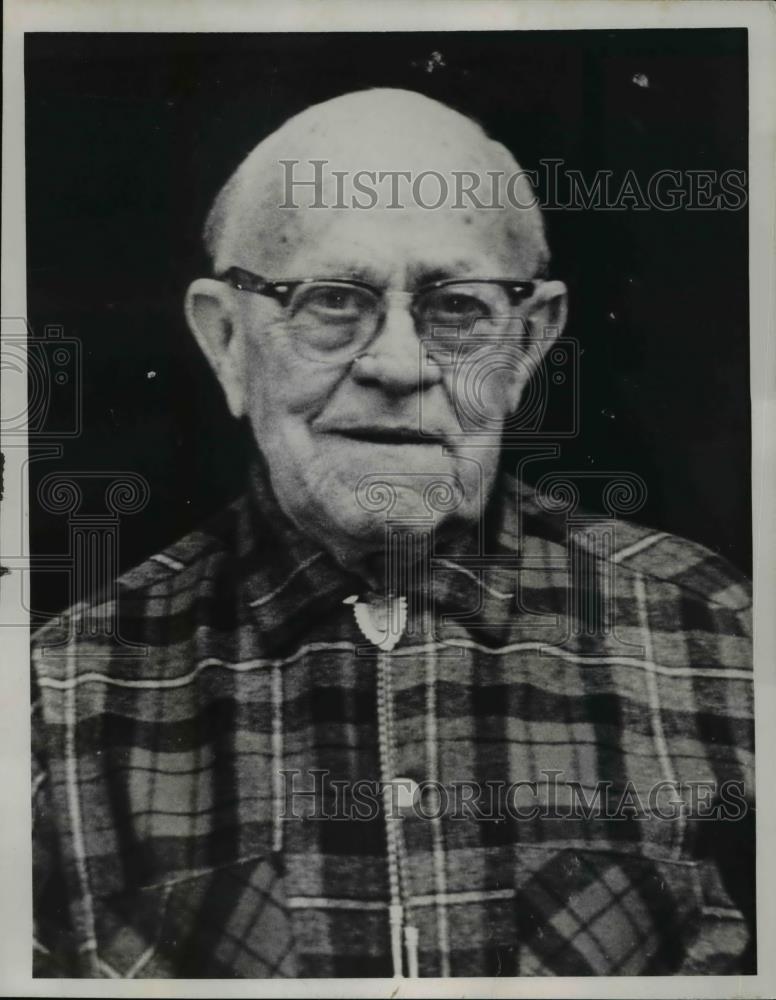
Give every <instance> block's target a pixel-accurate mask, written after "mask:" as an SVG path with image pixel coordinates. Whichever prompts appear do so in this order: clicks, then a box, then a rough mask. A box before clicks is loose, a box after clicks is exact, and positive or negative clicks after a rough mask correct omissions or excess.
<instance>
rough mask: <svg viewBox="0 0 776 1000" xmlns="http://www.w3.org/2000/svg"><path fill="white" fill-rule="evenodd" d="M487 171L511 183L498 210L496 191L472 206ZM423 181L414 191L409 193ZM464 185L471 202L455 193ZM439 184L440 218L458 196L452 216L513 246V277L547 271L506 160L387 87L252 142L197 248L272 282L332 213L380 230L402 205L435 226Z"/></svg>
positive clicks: (432, 105)
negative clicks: (493, 204) (443, 199)
mask: <svg viewBox="0 0 776 1000" xmlns="http://www.w3.org/2000/svg"><path fill="white" fill-rule="evenodd" d="M312 161H318V165H316V164H314V163H313V162H312ZM321 161H323V162H321ZM491 172H496V173H498V174H499V175H500V176H501V177H502V179H506V178H509V177H512V178H516V180H515V181H514V182H513V185H514V186H513V188H512V192H513V196H512V197H511V198H510V199H509V200H507V201H505V200H504V199H503V194H502V202H503V207H502V208H498V209H492V208H488V209H485V208H481V207H478V205H481V204H482V203H483V202H485V203H487V201H488V195H487V194H486V191H490V192H491V198H492V190H493V188H492V184H493V181H492V179H491V177H490V174H491ZM422 174H425V175H426V178H425V180H424V181H423V184H422V186H420V187H414V188H411V187H410V185H411V184H412V182H413V180H415V179H416V178H418V177H419V176H420V175H422ZM357 175H358V176H360V177H361V188H360V194H359V190H358V187H357V185H358V176H357ZM392 175H393V176H392ZM440 177H441V178H442V179H441V180H440ZM462 177H466V178H468V179H467V180H466V181H465V182H464V183H465V186H466V187H467V188H468V190H469V191H472V188H474V194H473V195H472V194H469V195H468V197H467V196H465V194H464V196H462V195H461V194H460V185H461V178H462ZM309 181H315V183H314V184H311V183H306V182H309ZM289 184H290V185H291V189H289ZM354 184H356V191H355V193H354V190H353V185H354ZM365 184H366V186H367V187H369V188H370V189H371V192H372V193H371V194H369V195H368V196H365V194H364V192H365ZM400 184H401V185H405V186H404V187H399V185H400ZM440 185H443V186H444V189H446V191H447V192H448V193H449V195H450V197H449V200H448V203H447V204H443V205H441V206H440V207H439V209H438V211H442V212H444V211H447V210H448V209H449V207H450V204H449V202H450V201H452V200H453V194H452V193H453V192H454V191H456V190H457V191H458V192H459V194H458V204H457V205H456V207H455V208H454V209H453V211H456V212H457V213H458V214H460V215H462V216H463V217H465V221H467V222H469V223H471V222H474V221H476V222H477V223H478V224H480V225H482V226H483V227H487V228H488V229H489V230H490V231H491V232H492V233H493V238H494V239H495V238H496V237H497V236H498V238H500V239H502V240H506V241H507V242H508V243H509V244H511V245H512V247H513V249H514V254H515V264H514V267H513V270H514V272H515V273H518V271H519V272H520V273H521V274H525V275H526V276H530V275H528V271H527V270H526V269H529V270H530V272H531V275H535V274H541V273H542V272H543V271H544V270H545V269H546V266H547V263H548V259H549V253H548V248H547V244H546V240H545V235H544V226H543V222H542V218H541V213H540V211H539V209H538V207H536V205H535V204H534V202H535V198H534V197H533V192H532V190H531V187H530V183H529V181H528V180H527V178H526V177H525V175H524V174H523V173H522V171H521V169H520V167H519V165H518V163H517V162H516V161H515V159H514V157H512V155H511V154H510V153H509V151H508V150H507V149H506V148H505V147H504V146H502V145H501V144H500V143H497V142H495V141H493V140H492V139H490V138H489V137H488V136H487V135H486V133H485V132H484V130H483V129H482V128H481V127H480V126H479V125H478V124H477V123H476V122H474V121H472V120H471V119H470V118H467V117H466V116H465V115H462V114H460V113H459V112H457V111H454V110H453V109H452V108H449V107H447V106H446V105H444V104H441V103H439V102H438V101H434V100H432V99H430V98H428V97H425V96H423V95H421V94H417V93H414V92H412V91H407V90H394V89H378V90H366V91H358V92H356V93H351V94H345V95H343V96H341V97H336V98H334V99H332V100H330V101H326V102H324V103H322V104H316V105H313V106H312V107H309V108H307V109H306V110H305V111H303V112H302V113H301V114H298V115H296V116H295V117H293V118H291V119H289V120H288V121H287V122H286V123H285V124H284V125H283V126H281V128H280V129H278V130H277V131H276V132H274V133H273V134H272V135H270V136H269V137H268V138H267V139H265V140H264V141H263V142H261V143H259V145H258V146H256V147H255V149H254V150H253V151H252V152H251V153H250V154H249V155H248V156H247V158H246V159H245V160H244V161H243V163H242V164H241V165H240V166H239V167H238V169H237V170H236V171H235V173H234V174H233V175H232V177H231V178H230V179H229V180H228V181H227V183H226V184H225V185H224V187H223V188H222V190H221V191H220V193H219V194H218V196H217V198H216V200H215V202H214V204H213V207H212V209H211V211H210V214H209V216H208V219H207V222H206V225H205V231H204V241H205V247H206V249H207V252H208V254H209V256H210V258H211V260H212V263H213V268H214V270H215V272H216V273H218V272H219V271H221V270H224V269H225V268H227V267H230V266H241V267H245V268H248V269H255V270H260V271H261V272H262V273H265V274H275V275H277V274H280V273H281V272H282V268H283V264H284V262H285V261H286V260H287V259H288V258H289V256H291V255H292V254H293V250H294V248H296V247H297V246H298V245H299V244H300V242H302V241H307V240H310V239H316V238H325V231H326V228H327V222H328V221H329V220H328V218H327V217H328V216H330V215H331V213H332V212H334V213H339V214H340V215H341V214H342V213H343V212H352V213H356V214H358V215H361V216H367V219H365V220H364V222H367V221H369V222H371V223H372V224H379V222H378V219H377V216H383V217H390V216H389V215H388V216H386V215H385V213H389V214H390V215H396V214H397V206H399V205H400V206H401V207H400V209H399V210H403V211H405V212H410V213H412V212H421V213H423V214H424V215H425V216H426V217H427V221H428V223H429V224H430V225H433V217H434V215H435V214H437V213H436V212H435V211H433V210H430V208H431V206H432V205H434V204H435V200H438V196H439V194H440V190H441V188H440ZM456 185H457V187H456ZM289 190H291V194H292V197H291V198H289ZM400 192H401V194H400ZM414 196H416V197H414ZM365 208H368V209H370V211H364V209H365ZM327 209H330V211H327Z"/></svg>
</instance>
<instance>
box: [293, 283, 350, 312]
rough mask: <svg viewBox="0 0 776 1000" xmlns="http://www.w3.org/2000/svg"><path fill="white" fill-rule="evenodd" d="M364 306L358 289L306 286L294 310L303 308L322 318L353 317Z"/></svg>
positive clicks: (297, 310)
mask: <svg viewBox="0 0 776 1000" xmlns="http://www.w3.org/2000/svg"><path fill="white" fill-rule="evenodd" d="M365 307H366V302H365V296H364V294H363V293H362V292H361V291H360V290H359V289H354V288H336V287H328V288H308V289H306V290H305V291H304V292H303V293H302V295H301V296H300V298H299V300H298V302H297V305H296V312H299V310H300V309H304V310H305V311H307V312H312V313H315V314H316V315H318V316H320V317H321V318H322V319H351V318H353V319H355V318H356V317H358V316H359V315H360V314H361V313H362V312H363V310H364V309H365Z"/></svg>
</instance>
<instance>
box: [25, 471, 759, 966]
mask: <svg viewBox="0 0 776 1000" xmlns="http://www.w3.org/2000/svg"><path fill="white" fill-rule="evenodd" d="M487 524H488V528H487V532H486V534H485V535H483V536H477V537H473V538H472V539H471V540H469V543H468V547H466V546H465V547H463V548H460V547H459V548H458V549H457V550H456V551H455V552H444V551H440V552H436V553H435V554H434V556H433V559H432V561H431V568H430V573H431V580H430V581H429V580H423V579H421V580H419V581H417V580H416V581H415V583H414V584H413V583H412V581H410V582H409V583H408V588H409V590H410V591H412V588H413V587H414V589H415V594H414V596H415V598H417V601H416V604H418V606H420V605H421V604H422V598H424V597H426V598H427V597H428V595H429V594H431V595H432V598H433V599H432V601H431V604H430V606H429V608H427V612H426V613H424V616H423V625H424V628H420V629H419V628H413V627H410V628H408V630H407V633H406V634H405V635H404V636H403V637H402V638H401V640H400V641H399V642H398V644H397V645H396V647H395V648H394V649H393V650H392V651H390V652H384V651H380V650H378V649H376V648H375V647H374V646H371V645H370V644H369V643H367V642H366V641H365V639H364V637H363V636H362V634H361V632H360V631H359V629H358V628H357V626H356V624H355V620H354V615H353V609H352V607H351V606H349V605H348V604H346V603H343V602H344V601H345V599H346V598H347V597H349V596H350V595H353V594H360V593H362V592H363V587H364V585H363V582H361V581H360V580H358V579H357V578H355V577H352V576H350V575H348V574H347V573H346V572H345V571H344V570H342V569H341V568H339V567H338V566H337V565H336V564H335V563H334V562H333V560H331V559H330V558H329V557H328V556H327V555H326V554H325V553H323V552H322V551H319V550H317V549H316V548H315V547H314V546H313V545H312V544H311V543H310V542H308V541H307V540H306V539H304V538H303V537H302V536H301V535H299V534H298V533H297V532H295V531H294V530H293V529H292V528H291V527H290V525H289V524H288V523H287V522H286V521H285V520H284V518H283V517H282V516H281V515H280V513H279V511H278V510H277V508H276V507H275V505H274V503H273V501H272V499H271V497H270V496H269V495H268V494H267V492H266V490H265V489H264V488H263V486H262V481H261V476H259V475H257V476H256V477H255V479H254V483H253V485H252V488H251V490H249V492H248V494H247V496H246V498H244V499H242V500H240V501H238V502H236V503H234V504H232V505H231V506H230V507H229V508H228V509H227V510H226V511H225V512H224V513H223V514H222V515H220V516H219V517H217V518H215V519H214V520H213V521H212V522H211V523H210V524H208V525H207V526H206V527H204V528H203V529H202V530H200V531H196V532H194V533H193V534H191V535H190V536H188V537H186V538H184V539H183V540H181V541H180V542H178V543H177V544H175V545H173V546H171V547H170V548H169V549H167V550H165V552H163V553H160V554H159V555H158V556H155V557H153V558H152V559H150V560H149V561H147V562H146V563H144V564H143V565H141V566H140V567H138V568H137V569H135V570H133V571H131V572H129V573H128V574H126V575H125V576H124V577H123V578H122V579H121V581H120V591H119V600H118V606H117V607H114V606H113V605H106V606H104V607H102V608H99V607H98V608H96V609H95V607H94V606H92V607H91V608H89V609H88V614H87V613H86V612H87V609H85V608H73V609H71V611H70V612H68V613H67V614H65V615H63V616H62V618H61V619H60V620H59V621H57V622H54V623H51V624H50V625H48V626H46V627H45V628H44V629H43V630H42V631H40V632H39V633H38V634H37V636H36V637H35V639H34V643H33V662H34V674H35V681H34V686H35V696H34V705H33V738H34V743H35V746H34V755H33V760H34V764H33V767H34V772H33V793H34V815H35V819H34V839H35V874H34V892H35V915H36V938H37V939H36V945H35V964H36V974H37V975H43V976H57V975H59V976H61V975H66V976H84V977H96V976H108V977H136V976H139V977H200V976H201V977H217V978H221V977H234V976H237V977H257V978H262V977H273V976H298V977H318V976H391V975H393V974H394V973H395V972H396V971H397V970H396V969H395V967H394V962H393V960H392V953H391V930H390V920H389V917H390V909H389V908H390V904H391V901H392V898H393V897H392V892H394V891H395V886H392V883H391V879H390V877H389V875H390V873H389V866H388V861H387V846H386V844H387V840H386V822H387V820H386V816H385V809H384V808H383V806H382V805H381V804H380V805H379V808H377V809H370V808H369V803H368V802H367V800H364V801H362V803H361V805H362V807H363V808H362V809H361V812H360V814H359V815H358V816H357V815H354V812H353V810H352V809H351V810H350V811H348V810H347V809H343V806H342V802H343V801H344V799H343V798H342V796H344V795H345V792H344V791H343V789H345V790H348V789H353V788H354V787H355V785H356V783H357V782H359V781H361V782H375V781H379V780H381V779H383V780H385V779H386V778H388V777H391V778H400V777H401V778H406V779H412V780H413V781H415V782H417V783H419V785H420V788H421V793H422V794H421V795H420V799H419V800H418V801H420V802H421V803H422V804H423V809H422V810H417V811H415V812H413V811H412V810H404V811H403V812H402V814H401V818H400V819H399V820H398V825H399V827H400V844H401V851H400V885H399V888H400V891H401V901H402V905H403V906H404V913H405V923H407V924H409V925H411V926H413V927H415V928H417V933H418V971H419V974H420V975H421V976H438V975H453V976H458V975H541V976H553V975H620V974H621V975H644V974H691V973H693V974H694V973H734V972H736V973H740V972H752V971H754V969H753V961H754V959H753V954H754V943H753V929H752V918H751V912H750V911H751V910H752V905H751V880H750V879H748V878H747V877H746V875H745V872H744V869H742V868H741V867H740V865H741V859H742V858H743V859H744V862H745V859H746V857H747V852H749V853H751V852H752V851H753V849H754V848H753V832H752V825H751V811H749V812H747V814H746V816H745V817H744V818H743V819H741V818H739V819H738V820H734V819H733V818H732V817H731V818H729V819H722V820H718V821H711V820H705V821H704V820H699V819H697V818H694V814H691V815H688V814H686V813H684V812H682V811H681V810H679V811H677V813H676V815H674V816H673V817H672V818H668V819H661V818H659V817H658V816H656V815H654V814H652V813H650V814H648V815H643V814H642V815H637V814H634V815H631V814H629V813H627V810H625V812H626V815H621V814H618V816H617V817H616V818H607V817H606V816H601V815H596V814H595V813H592V814H590V815H580V814H579V810H577V812H576V813H574V814H571V813H569V812H568V810H564V809H563V808H562V806H563V805H564V803H565V799H564V800H563V801H560V800H556V799H554V798H553V797H552V794H551V791H550V782H551V779H550V778H547V777H546V776H547V773H548V772H549V773H550V774H552V773H557V776H558V778H557V780H558V782H559V783H560V784H558V785H556V786H554V787H555V788H556V792H558V790H560V791H559V792H558V794H559V795H560V799H563V796H564V795H565V796H568V795H569V794H570V792H569V788H571V787H572V786H573V788H574V789H576V792H575V794H577V796H579V795H584V796H585V797H586V799H587V800H589V799H590V797H592V796H594V794H595V792H596V789H597V788H600V787H601V785H600V783H602V782H608V783H609V788H610V794H611V795H612V796H613V797H614V798H615V799H619V798H620V797H621V796H622V795H626V796H627V795H630V796H635V797H636V799H638V800H641V801H643V802H645V803H646V802H647V801H650V800H649V796H650V791H651V790H654V789H655V788H656V787H658V786H659V785H660V783H661V782H662V783H663V786H664V787H678V788H680V789H681V796H682V797H683V798H687V796H688V795H690V796H691V795H692V794H693V793H692V788H693V787H695V788H696V789H697V788H699V787H700V785H699V783H704V782H708V783H711V782H713V783H715V784H714V787H715V788H716V789H720V788H724V787H725V785H724V783H726V782H742V783H743V784H742V785H738V786H736V785H733V786H731V787H732V788H733V791H732V792H731V793H730V795H731V796H732V798H731V800H730V801H731V803H732V805H733V806H736V805H738V806H740V805H741V803H742V802H743V800H744V799H747V800H748V799H749V798H750V797H751V795H752V794H753V734H752V704H751V702H752V684H751V650H750V601H749V594H748V590H747V586H746V582H745V581H744V580H742V579H740V578H739V577H738V576H737V574H736V573H735V572H734V571H733V570H732V569H731V568H730V567H728V566H727V565H726V564H725V563H724V561H722V560H720V559H719V558H718V557H716V556H715V555H713V554H712V553H710V552H709V551H707V550H706V549H704V548H702V547H700V546H698V545H695V544H693V543H690V542H687V541H684V540H681V539H677V538H675V537H673V536H669V535H665V534H659V533H654V532H649V531H647V530H645V529H643V528H640V527H636V526H634V525H632V524H630V523H627V522H623V521H618V522H617V524H616V530H615V532H614V535H613V536H611V535H607V534H606V532H605V531H604V530H603V527H604V525H603V521H600V522H598V521H596V520H595V519H589V520H588V521H587V522H586V523H585V528H584V530H583V531H579V530H576V529H574V526H573V525H572V526H570V522H568V521H567V520H566V519H564V518H563V517H560V516H554V515H550V514H547V513H546V511H544V510H543V509H542V508H541V507H540V506H539V505H538V504H537V503H536V502H535V501H534V500H533V499H532V496H531V494H530V491H528V490H527V489H526V488H524V487H522V486H519V485H518V484H517V483H515V482H514V481H513V480H509V479H505V480H504V483H503V489H502V490H501V491H500V493H499V497H498V502H497V503H494V504H493V505H492V509H491V511H490V512H489V517H488V521H487ZM607 538H608V541H606V539H607ZM483 555H484V556H485V558H483ZM412 596H413V595H412V594H410V597H411V598H412ZM410 604H412V600H411V601H410ZM601 608H604V609H608V610H606V611H605V613H602V612H601ZM100 616H102V618H103V620H104V621H107V622H114V623H115V628H113V629H104V630H102V632H100V631H99V630H96V631H95V630H94V628H93V627H90V628H89V629H88V630H87V629H86V628H85V627H82V623H83V622H84V621H87V620H88V622H89V623H90V624H91V625H93V623H94V622H95V620H97V621H99V620H100ZM416 617H417V616H416ZM411 618H412V616H411ZM596 623H597V624H596ZM381 676H382V677H383V679H384V683H387V684H388V692H389V695H388V697H389V701H390V705H389V709H390V720H391V725H390V732H389V733H386V732H385V725H384V718H383V717H382V716H381V715H380V712H379V711H378V700H379V699H378V694H379V684H380V677H381ZM386 678H387V681H386V680H385V679H386ZM388 737H390V738H389V740H388V742H389V744H390V746H389V748H388V749H389V751H390V765H391V768H392V774H391V775H386V774H385V773H384V770H385V762H384V760H383V762H382V764H381V756H380V754H381V740H382V741H383V743H384V742H385V740H386V739H387V738H388ZM381 767H382V770H381ZM337 782H339V783H341V784H339V785H337ZM489 782H490V783H491V785H490V786H489V785H488V783H489ZM514 782H523V783H524V784H523V786H521V788H522V792H523V793H526V794H527V795H528V798H526V799H525V801H524V802H523V801H522V800H521V806H522V807H523V812H522V813H521V814H520V816H518V817H515V816H514V815H511V814H510V813H509V810H508V809H505V808H501V807H504V806H505V803H504V802H503V801H502V799H503V797H504V796H505V795H508V794H511V793H509V792H506V791H504V789H505V788H506V787H507V786H509V785H510V784H511V783H514ZM527 782H536V783H537V784H536V786H535V788H532V787H531V786H529V785H527V784H526V783H527ZM461 783H470V784H471V786H472V787H473V788H477V789H483V788H488V787H491V788H492V789H493V799H492V801H491V803H490V804H491V806H494V807H495V808H493V809H492V810H491V811H490V812H487V811H483V812H481V813H477V814H476V815H472V814H471V813H468V814H467V815H465V816H462V815H455V814H454V811H452V810H449V809H448V810H447V811H443V810H440V809H438V808H435V807H434V804H435V802H436V805H438V804H439V798H440V791H439V789H440V788H444V789H451V790H454V789H455V788H456V787H458V786H460V785H461ZM365 787H366V786H365ZM338 789H339V790H338ZM435 789H436V792H435V791H434V790H435ZM432 793H434V794H435V795H436V799H435V800H434V798H433V795H432ZM451 794H452V792H451ZM699 794H700V793H699ZM338 796H340V797H338ZM429 796H431V798H429ZM529 800H530V801H529ZM456 801H457V800H456ZM478 801H479V800H478ZM537 804H538V805H539V807H540V808H539V809H533V810H531V809H530V808H529V806H531V805H532V806H536V805H537ZM696 805H697V803H696ZM733 811H734V812H735V809H734V810H733ZM695 812H696V813H697V809H696V810H695ZM742 873H743V874H742ZM405 972H406V969H405Z"/></svg>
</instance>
